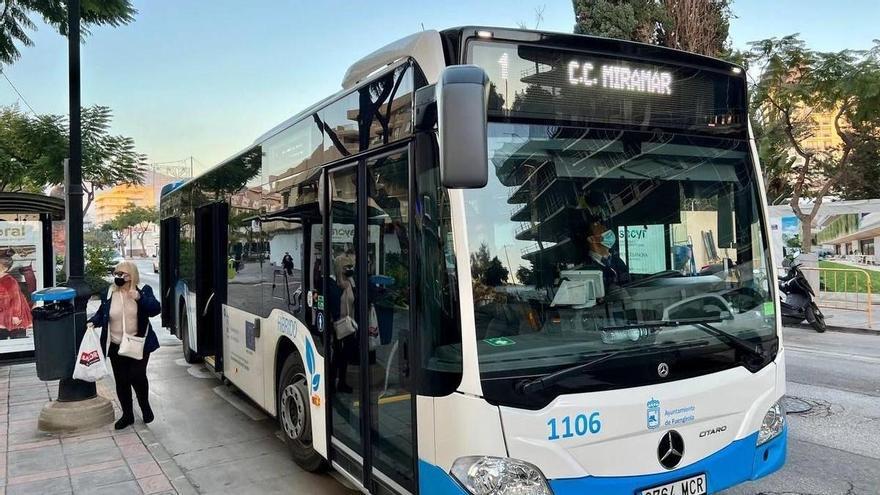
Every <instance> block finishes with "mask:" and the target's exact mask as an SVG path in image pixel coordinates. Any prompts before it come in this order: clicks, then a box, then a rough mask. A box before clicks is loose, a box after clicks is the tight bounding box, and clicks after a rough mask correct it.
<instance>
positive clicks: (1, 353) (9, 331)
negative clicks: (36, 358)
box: [0, 192, 65, 360]
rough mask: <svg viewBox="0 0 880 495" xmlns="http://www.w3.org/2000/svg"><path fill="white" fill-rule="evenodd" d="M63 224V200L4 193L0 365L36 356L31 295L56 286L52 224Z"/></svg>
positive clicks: (0, 203)
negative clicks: (2, 362) (3, 362)
mask: <svg viewBox="0 0 880 495" xmlns="http://www.w3.org/2000/svg"><path fill="white" fill-rule="evenodd" d="M64 218H65V207H64V200H63V199H61V198H54V197H50V196H45V195H42V194H33V193H21V192H14V193H13V192H0V360H8V359H20V358H28V357H32V356H33V353H34V337H33V321H32V318H31V308H32V307H33V301H32V300H31V294H32V293H33V291H35V290H39V289H42V288H44V287H51V286H53V285H55V254H54V252H53V248H52V222H54V221H60V220H64Z"/></svg>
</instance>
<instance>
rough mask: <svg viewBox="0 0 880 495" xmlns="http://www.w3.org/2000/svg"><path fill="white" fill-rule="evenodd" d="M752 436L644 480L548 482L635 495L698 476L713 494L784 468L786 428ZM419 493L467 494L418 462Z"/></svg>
mask: <svg viewBox="0 0 880 495" xmlns="http://www.w3.org/2000/svg"><path fill="white" fill-rule="evenodd" d="M757 440H758V434H757V433H755V434H753V435H750V436H748V437H746V438H743V439H741V440H737V441H735V442H733V443H731V444H730V445H728V446H727V447H725V448H723V449H721V450H719V451H718V452H716V453H714V454H712V455H710V456H709V457H706V458H705V459H703V460H701V461H699V462H696V463H694V464H691V465H690V466H687V467H683V468H681V469H676V470H674V471H669V472H665V473H659V474H649V475H644V476H613V477H600V476H586V477H583V478H566V479H552V480H550V487H551V488H552V489H553V493H554V494H555V495H569V494H572V495H573V494H577V495H594V494H595V495H618V494H619V495H635V494H638V493H640V490H643V489H647V488H651V487H654V486H659V485H664V484H666V483H672V482H674V481H676V480H681V479H685V478H689V477H691V476H696V475H698V474H705V475H706V482H707V484H708V486H709V492H708V493H717V492H719V491H721V490H724V489H727V488H730V487H732V486H734V485H738V484H740V483H743V482H746V481H751V480H756V479H759V478H763V477H764V476H767V475H768V474H771V473H773V472H775V471H777V470H779V469H780V468H781V467H782V466H783V464H785V455H786V449H787V447H788V426H787V425H786V427H785V429H784V430H783V431H782V433H780V434H779V436H777V437H776V438H774V439H773V440H770V441H769V442H767V443H765V444H763V445H760V446H756V445H755V444H756V443H757ZM419 488H420V490H419V492H420V493H421V494H423V495H425V494H432V495H433V494H438V495H439V494H444V495H445V494H461V495H467V492H466V491H465V490H464V489H463V488H462V487H461V485H459V484H458V482H456V481H455V480H454V479H453V478H452V476H450V475H449V473H446V472H444V471H443V470H442V469H440V468H439V467H437V466H434V465H431V464H429V463H426V462H424V461H420V462H419Z"/></svg>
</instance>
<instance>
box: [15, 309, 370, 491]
mask: <svg viewBox="0 0 880 495" xmlns="http://www.w3.org/2000/svg"><path fill="white" fill-rule="evenodd" d="M154 326H155V324H154ZM157 328H158V327H157ZM158 335H159V339H160V342H161V343H162V345H163V347H162V348H160V349H159V350H158V351H156V352H155V353H153V354H152V355H151V357H150V363H149V365H148V367H147V370H148V375H149V379H150V402H151V404H152V406H153V410H154V412H155V414H156V419H155V421H153V422H152V423H151V424H149V425H144V424H143V422H142V420H141V418H140V411H139V410H138V408H137V405H135V416H136V421H135V424H134V426H133V427H128V428H126V429H124V430H121V431H119V432H116V431H114V430H113V425H108V426H107V427H104V428H100V429H97V430H93V431H89V432H85V433H80V434H77V435H57V434H48V433H42V432H39V431H37V417H38V415H39V413H40V409H41V408H42V407H43V405H44V404H46V402H47V401H48V400H49V399H50V398H52V399H54V398H56V397H57V393H58V383H57V382H49V383H46V382H41V381H39V380H38V379H37V376H36V368H35V366H34V364H33V363H29V364H16V365H11V366H9V365H7V366H0V428H2V431H0V449H2V451H3V452H2V455H0V461H2V462H0V464H2V465H0V473H2V474H0V476H2V480H0V495H4V494H7V495H11V494H22V493H25V494H50V493H76V494H79V493H83V494H89V495H92V494H112V495H124V494H154V493H161V494H172V493H177V494H184V495H189V494H195V493H236V494H263V493H295V494H310V495H311V494H316V495H321V494H327V495H350V494H352V493H353V492H352V491H350V490H348V489H347V488H345V486H344V485H343V484H342V483H341V482H340V481H338V480H337V479H334V476H331V475H330V474H312V473H307V472H305V471H303V470H302V469H300V468H299V467H298V466H297V465H296V464H295V463H294V462H293V461H292V460H291V457H290V454H289V453H288V452H287V448H286V446H285V445H284V443H283V442H282V441H281V440H280V437H279V435H280V432H279V430H278V424H277V422H276V421H275V420H273V419H272V418H270V417H268V415H266V414H265V413H263V412H262V411H260V410H258V409H257V408H256V407H255V406H253V405H252V404H251V403H250V402H249V401H247V400H246V399H244V398H242V397H241V396H239V395H237V394H236V393H235V392H233V391H232V390H231V389H229V388H227V387H226V386H224V385H222V384H221V383H220V381H219V380H217V379H216V378H214V376H213V375H211V374H210V373H208V372H207V371H206V370H205V368H204V366H203V365H190V364H187V363H186V362H184V360H183V358H182V357H181V352H180V341H179V340H177V338H176V337H173V336H171V335H169V334H167V333H166V332H164V330H162V329H159V332H158ZM114 387H115V386H114V384H113V381H112V378H107V379H104V380H101V381H100V382H98V393H99V394H100V395H102V396H104V397H108V398H111V399H113V401H114V408H115V409H116V416H117V417H119V416H120V412H119V407H118V404H117V403H116V394H115V392H114V390H115V389H114Z"/></svg>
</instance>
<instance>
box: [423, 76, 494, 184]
mask: <svg viewBox="0 0 880 495" xmlns="http://www.w3.org/2000/svg"><path fill="white" fill-rule="evenodd" d="M436 97H437V127H438V144H439V148H440V180H441V182H442V183H443V186H445V187H448V188H453V189H476V188H480V187H485V186H486V183H487V182H488V180H489V158H488V156H489V150H488V147H489V145H488V133H487V130H486V127H487V124H486V107H487V104H488V100H489V76H487V75H486V72H485V71H484V70H483V69H481V68H480V67H477V66H476V65H452V66H449V67H447V68H446V69H444V70H443V73H442V74H441V75H440V80H439V82H438V83H437V87H436Z"/></svg>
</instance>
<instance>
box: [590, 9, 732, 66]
mask: <svg viewBox="0 0 880 495" xmlns="http://www.w3.org/2000/svg"><path fill="white" fill-rule="evenodd" d="M572 4H573V5H574V11H575V16H576V19H577V23H576V24H575V28H574V30H575V32H576V33H579V34H590V35H593V36H603V37H607V38H617V39H623V40H632V41H640V42H642V43H650V44H654V45H660V46H668V47H671V48H677V49H680V50H685V51H689V52H695V53H701V54H703V55H712V56H720V55H724V54H726V53H728V43H727V41H728V40H727V38H728V31H729V28H730V16H731V13H730V0H675V1H672V0H573V1H572Z"/></svg>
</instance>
